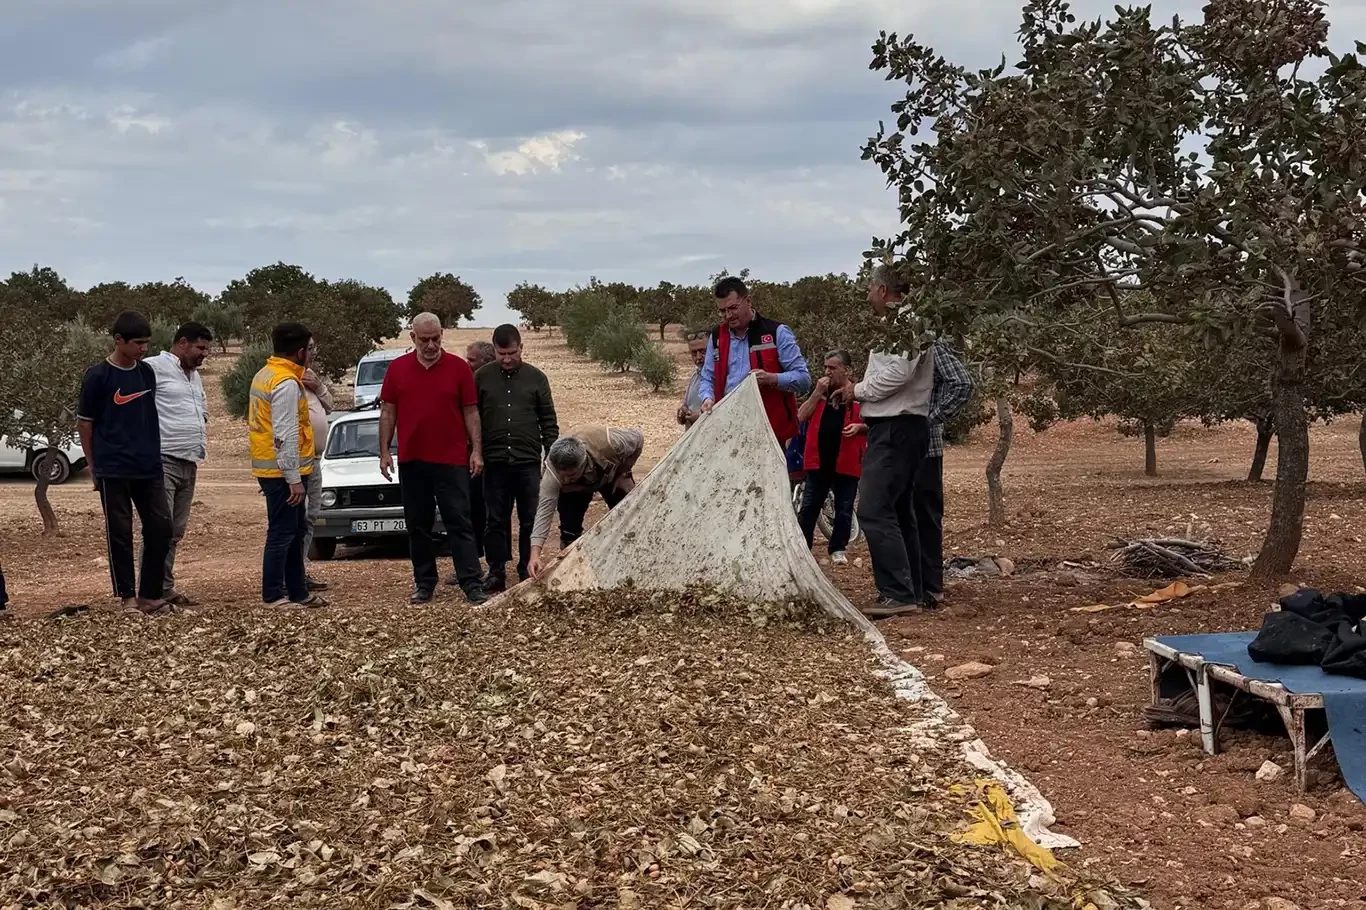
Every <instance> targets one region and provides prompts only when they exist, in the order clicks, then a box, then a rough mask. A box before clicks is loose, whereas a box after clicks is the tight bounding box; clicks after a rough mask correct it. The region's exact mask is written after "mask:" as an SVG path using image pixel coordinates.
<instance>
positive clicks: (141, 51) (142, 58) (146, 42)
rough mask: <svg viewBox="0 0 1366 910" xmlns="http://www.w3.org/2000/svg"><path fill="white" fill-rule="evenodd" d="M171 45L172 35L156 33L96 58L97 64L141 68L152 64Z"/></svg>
mask: <svg viewBox="0 0 1366 910" xmlns="http://www.w3.org/2000/svg"><path fill="white" fill-rule="evenodd" d="M170 47H171V36H170V35H155V36H153V37H150V38H143V39H141V40H139V41H134V42H133V43H132V44H129V45H126V46H124V47H121V48H118V49H117V50H113V51H109V52H108V53H105V54H101V55H100V56H99V57H96V58H95V65H96V66H98V67H102V68H105V69H112V70H139V69H142V68H144V67H146V66H149V65H151V64H152V63H154V62H155V61H157V60H158V59H160V58H161V57H163V56H165V54H166V52H167V51H168V50H170Z"/></svg>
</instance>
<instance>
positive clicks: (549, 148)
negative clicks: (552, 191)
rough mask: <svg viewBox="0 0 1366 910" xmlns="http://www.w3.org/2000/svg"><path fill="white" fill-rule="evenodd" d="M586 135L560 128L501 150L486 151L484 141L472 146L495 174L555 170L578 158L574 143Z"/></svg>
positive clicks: (486, 147) (520, 173) (518, 173)
mask: <svg viewBox="0 0 1366 910" xmlns="http://www.w3.org/2000/svg"><path fill="white" fill-rule="evenodd" d="M585 138H587V137H586V136H585V135H584V134H583V133H580V132H578V131H576V130H560V131H558V132H554V133H549V134H547V135H544V136H533V137H532V138H530V139H527V140H525V141H523V142H522V143H520V144H519V145H518V146H517V148H515V149H510V150H507V151H502V152H490V151H488V144H487V143H486V142H483V141H477V142H475V143H474V147H475V148H477V149H479V150H480V151H482V152H483V153H484V160H485V161H486V162H487V163H488V166H489V169H490V170H491V171H493V172H494V173H495V174H497V175H498V176H500V177H502V176H505V175H507V174H516V175H519V176H520V175H523V174H535V173H539V172H540V171H541V170H542V169H545V170H548V171H558V170H559V169H560V165H561V164H565V163H567V162H570V161H575V160H577V159H578V157H579V156H578V154H577V153H576V152H575V151H574V147H575V146H576V145H578V144H579V143H580V142H581V141H583V140H584V139H585Z"/></svg>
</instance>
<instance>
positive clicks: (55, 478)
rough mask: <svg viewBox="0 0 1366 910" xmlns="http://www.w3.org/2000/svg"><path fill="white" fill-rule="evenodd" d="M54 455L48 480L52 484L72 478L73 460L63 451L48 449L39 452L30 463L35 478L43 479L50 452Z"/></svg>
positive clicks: (30, 469)
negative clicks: (44, 465)
mask: <svg viewBox="0 0 1366 910" xmlns="http://www.w3.org/2000/svg"><path fill="white" fill-rule="evenodd" d="M49 453H51V454H52V455H53V456H55V457H54V459H53V462H52V469H51V470H50V471H49V472H48V478H47V482H48V483H52V484H60V483H66V482H67V481H68V480H70V479H71V461H70V460H69V459H68V458H67V457H66V456H65V455H63V454H62V453H61V452H55V451H53V450H51V449H47V450H45V451H42V452H37V453H35V454H34V456H33V461H32V462H30V463H29V472H30V473H31V474H32V475H33V479H34V480H41V479H42V475H43V464H44V463H45V462H46V461H47V456H48V454H49Z"/></svg>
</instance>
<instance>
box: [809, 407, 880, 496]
mask: <svg viewBox="0 0 1366 910" xmlns="http://www.w3.org/2000/svg"><path fill="white" fill-rule="evenodd" d="M862 410H863V408H861V407H860V406H859V403H858V402H857V401H856V402H854V403H853V404H852V405H850V406H849V407H847V408H845V409H844V425H845V426H846V427H847V426H849V425H850V424H854V423H862V420H861V419H860V417H861V412H862ZM824 413H825V399H824V398H822V399H821V400H820V401H818V402H816V412H815V413H814V414H812V415H811V419H810V420H809V421H807V424H806V451H805V453H804V454H803V456H802V457H803V467H805V468H806V469H807V470H808V471H819V470H820V467H821V446H820V435H821V415H822V414H824ZM866 451H868V434H867V433H859V434H857V435H855V436H841V437H840V454H839V457H838V458H837V459H836V460H835V473H836V474H843V475H844V476H846V477H861V476H862V475H863V453H864V452H866Z"/></svg>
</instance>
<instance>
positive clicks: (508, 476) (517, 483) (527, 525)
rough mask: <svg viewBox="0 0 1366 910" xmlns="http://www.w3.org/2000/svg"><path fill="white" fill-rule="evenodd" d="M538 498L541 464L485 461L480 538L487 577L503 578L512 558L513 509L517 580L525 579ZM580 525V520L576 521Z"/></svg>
mask: <svg viewBox="0 0 1366 910" xmlns="http://www.w3.org/2000/svg"><path fill="white" fill-rule="evenodd" d="M540 498H541V465H540V463H539V462H534V463H532V464H508V463H506V462H489V463H487V464H485V465H484V502H485V503H486V504H487V506H488V530H487V531H486V532H485V535H484V542H485V544H486V549H485V554H486V555H487V557H488V562H489V577H490V578H495V579H498V580H500V581H505V580H506V579H507V564H508V561H509V560H510V559H512V509H513V507H514V506H515V507H516V508H517V577H518V578H520V579H525V578H526V577H527V570H526V566H527V562H528V561H529V560H530V559H531V532H532V530H534V528H535V527H536V506H537V504H538V503H539V502H540ZM580 525H582V519H580Z"/></svg>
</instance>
